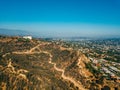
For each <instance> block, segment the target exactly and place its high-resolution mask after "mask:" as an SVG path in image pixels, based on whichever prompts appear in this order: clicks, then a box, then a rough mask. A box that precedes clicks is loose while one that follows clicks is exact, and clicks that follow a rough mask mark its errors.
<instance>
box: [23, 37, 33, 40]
mask: <svg viewBox="0 0 120 90" xmlns="http://www.w3.org/2000/svg"><path fill="white" fill-rule="evenodd" d="M23 38H24V39H30V40H31V39H32V36H23Z"/></svg>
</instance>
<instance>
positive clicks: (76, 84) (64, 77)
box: [48, 52, 86, 90]
mask: <svg viewBox="0 0 120 90" xmlns="http://www.w3.org/2000/svg"><path fill="white" fill-rule="evenodd" d="M48 54H49V55H50V60H49V63H50V64H53V65H54V69H55V70H56V71H59V72H62V75H61V77H62V78H63V79H65V80H68V81H70V82H72V83H73V84H74V85H75V86H76V87H78V88H79V90H86V89H85V88H84V87H83V86H82V84H81V83H78V82H77V81H75V80H74V79H73V78H71V77H69V76H65V70H64V69H60V68H58V67H57V66H56V63H53V62H52V55H51V54H50V53H49V52H48Z"/></svg>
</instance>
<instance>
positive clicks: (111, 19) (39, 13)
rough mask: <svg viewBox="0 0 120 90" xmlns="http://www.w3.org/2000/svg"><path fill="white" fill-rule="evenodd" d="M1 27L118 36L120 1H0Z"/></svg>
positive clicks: (119, 32) (55, 32) (80, 34)
mask: <svg viewBox="0 0 120 90" xmlns="http://www.w3.org/2000/svg"><path fill="white" fill-rule="evenodd" d="M0 28H8V29H21V30H26V31H33V32H36V33H37V34H38V33H40V34H43V35H46V36H47V35H49V36H120V0H0Z"/></svg>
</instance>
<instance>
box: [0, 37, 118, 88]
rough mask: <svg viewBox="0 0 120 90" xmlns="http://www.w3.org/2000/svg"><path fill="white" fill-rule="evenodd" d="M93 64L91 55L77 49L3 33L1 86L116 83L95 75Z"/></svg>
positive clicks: (104, 84)
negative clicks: (91, 68) (90, 62)
mask: <svg viewBox="0 0 120 90" xmlns="http://www.w3.org/2000/svg"><path fill="white" fill-rule="evenodd" d="M89 67H90V66H89V59H88V58H87V57H86V56H85V55H84V54H82V53H81V52H79V51H77V50H73V49H71V48H64V47H61V46H59V45H56V44H55V43H52V42H46V41H40V40H36V39H33V40H26V39H22V38H20V37H5V36H4V37H3V36H1V37H0V90H87V89H88V90H101V89H102V88H103V90H104V87H105V86H106V85H107V86H108V87H115V83H112V84H111V83H110V82H108V81H106V80H103V79H101V78H100V79H99V78H98V77H96V76H94V75H93V73H91V72H90V70H89ZM96 81H97V82H96ZM106 83H110V84H109V85H113V86H109V85H108V84H106ZM107 86H106V87H107ZM116 86H117V84H116Z"/></svg>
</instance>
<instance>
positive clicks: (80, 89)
mask: <svg viewBox="0 0 120 90" xmlns="http://www.w3.org/2000/svg"><path fill="white" fill-rule="evenodd" d="M40 45H41V44H39V45H37V46H35V47H33V48H31V49H30V50H28V51H23V52H13V53H14V54H34V53H45V54H48V55H49V56H50V59H49V63H50V64H52V65H54V69H55V70H56V71H59V72H62V74H61V77H62V78H63V79H65V80H68V81H70V82H72V83H73V84H74V85H75V86H76V87H78V88H79V90H86V89H85V88H84V87H83V86H82V84H81V83H80V82H77V81H76V80H74V79H73V78H71V77H69V76H65V70H64V69H60V68H58V67H57V66H56V63H54V62H52V57H53V56H52V55H51V53H49V52H47V51H37V52H33V51H34V50H35V49H36V48H39V46H40ZM78 64H79V62H78Z"/></svg>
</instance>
